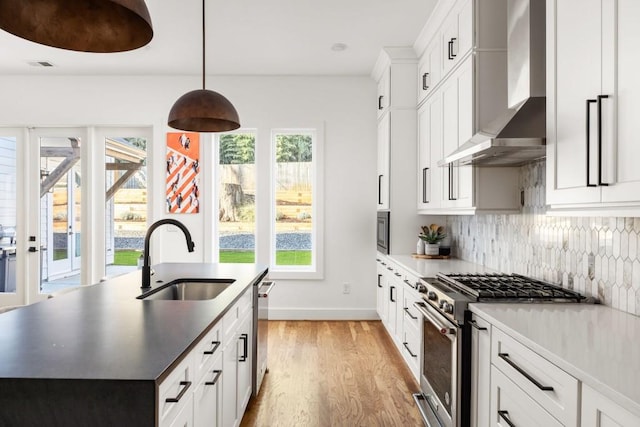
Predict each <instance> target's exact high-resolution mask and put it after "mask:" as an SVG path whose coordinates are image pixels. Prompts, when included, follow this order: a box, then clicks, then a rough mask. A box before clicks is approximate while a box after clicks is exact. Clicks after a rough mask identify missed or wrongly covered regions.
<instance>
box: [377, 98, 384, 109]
mask: <svg viewBox="0 0 640 427" xmlns="http://www.w3.org/2000/svg"><path fill="white" fill-rule="evenodd" d="M382 98H384V96H382V95H380V96H379V97H378V110H382Z"/></svg>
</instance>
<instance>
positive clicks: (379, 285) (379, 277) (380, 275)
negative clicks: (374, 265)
mask: <svg viewBox="0 0 640 427" xmlns="http://www.w3.org/2000/svg"><path fill="white" fill-rule="evenodd" d="M380 279H382V274H378V287H379V288H381V287H382V285H381V284H380Z"/></svg>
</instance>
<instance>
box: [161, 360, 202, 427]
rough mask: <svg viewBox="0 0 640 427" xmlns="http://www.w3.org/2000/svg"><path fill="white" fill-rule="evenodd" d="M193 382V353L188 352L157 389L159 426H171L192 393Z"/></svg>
mask: <svg viewBox="0 0 640 427" xmlns="http://www.w3.org/2000/svg"><path fill="white" fill-rule="evenodd" d="M194 381H195V376H194V360H193V352H190V353H189V355H188V356H187V357H185V358H184V359H183V360H182V361H181V362H180V363H179V364H178V366H177V367H176V368H175V369H174V370H173V371H171V373H170V374H169V376H167V378H165V379H164V381H162V383H161V384H160V386H159V387H158V420H159V425H160V426H170V425H173V420H174V419H175V418H176V417H177V416H178V414H179V413H180V412H181V411H182V409H183V407H184V406H185V405H186V402H187V400H188V398H189V397H190V396H191V394H192V392H193V388H192V387H193V385H194ZM189 410H190V411H191V410H192V408H189Z"/></svg>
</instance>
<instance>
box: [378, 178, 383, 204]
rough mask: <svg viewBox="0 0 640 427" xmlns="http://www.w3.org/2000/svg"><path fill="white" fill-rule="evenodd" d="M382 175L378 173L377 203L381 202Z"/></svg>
mask: <svg viewBox="0 0 640 427" xmlns="http://www.w3.org/2000/svg"><path fill="white" fill-rule="evenodd" d="M383 176H384V175H378V204H379V205H381V204H382V177H383Z"/></svg>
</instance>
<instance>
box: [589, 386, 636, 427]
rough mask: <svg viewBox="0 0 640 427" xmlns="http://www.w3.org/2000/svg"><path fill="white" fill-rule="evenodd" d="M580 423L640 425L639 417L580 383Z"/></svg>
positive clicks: (601, 426) (596, 426)
mask: <svg viewBox="0 0 640 427" xmlns="http://www.w3.org/2000/svg"><path fill="white" fill-rule="evenodd" d="M582 425H583V426H584V427H609V426H623V427H636V426H640V417H639V416H637V415H634V414H632V413H631V412H629V411H627V410H626V409H624V408H623V407H621V406H620V405H618V404H616V403H615V402H613V401H611V400H610V399H608V398H606V397H605V396H603V395H602V394H600V393H598V392H597V391H595V390H594V389H592V388H591V387H589V386H587V385H585V384H582Z"/></svg>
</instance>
